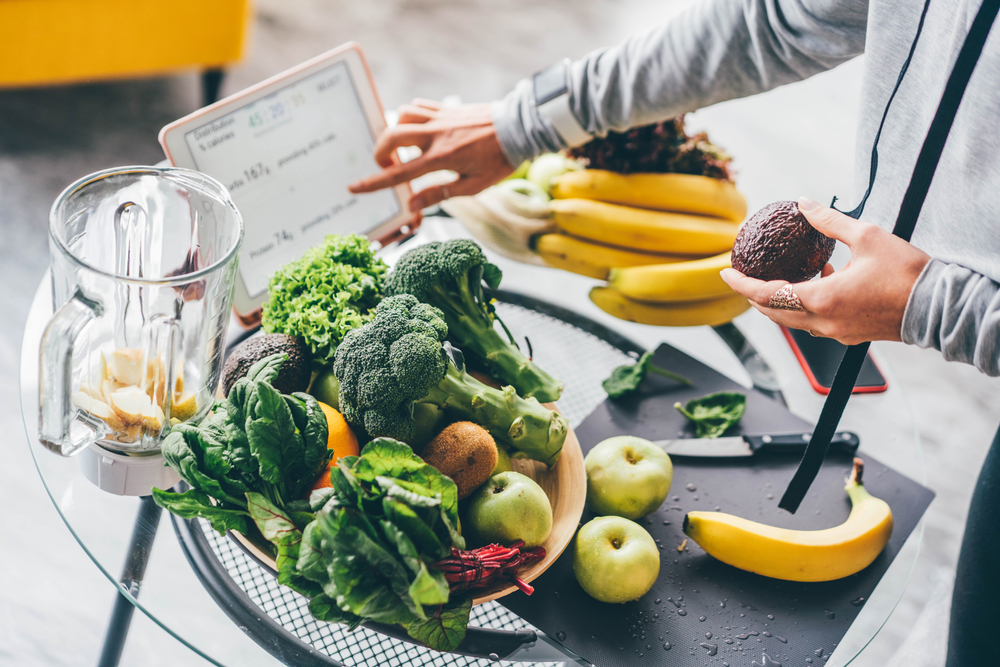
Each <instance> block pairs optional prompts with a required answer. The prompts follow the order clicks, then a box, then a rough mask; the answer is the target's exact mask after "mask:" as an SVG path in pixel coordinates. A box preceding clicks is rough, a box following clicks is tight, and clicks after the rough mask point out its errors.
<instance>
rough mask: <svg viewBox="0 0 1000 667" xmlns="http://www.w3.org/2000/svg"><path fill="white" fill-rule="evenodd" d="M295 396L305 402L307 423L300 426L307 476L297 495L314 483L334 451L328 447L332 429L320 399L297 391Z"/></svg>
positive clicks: (302, 481)
mask: <svg viewBox="0 0 1000 667" xmlns="http://www.w3.org/2000/svg"><path fill="white" fill-rule="evenodd" d="M292 396H294V397H295V398H297V399H299V400H300V401H302V402H303V404H305V408H306V424H305V428H300V429H299V431H300V432H301V433H302V438H303V440H305V452H304V454H303V457H302V466H303V468H304V469H305V471H306V473H307V474H306V476H305V477H303V478H302V480H301V482H300V487H301V488H300V489H299V490H298V492H297V493H296V496H298V495H301V493H302V492H303V491H305V489H306V488H307V487H308V486H309V485H311V484H312V482H313V479H314V478H315V476H316V475H315V473H316V472H317V471H318V470H320V469H322V468H323V467H324V466H326V464H327V462H328V461H329V460H330V457H331V456H333V451H332V450H329V449H327V441H328V440H329V439H330V430H329V426H328V424H327V422H326V415H325V414H324V413H323V409H322V408H321V407H319V401H317V400H316V399H315V398H313V397H312V396H311V395H310V394H305V393H302V392H296V393H294V394H292Z"/></svg>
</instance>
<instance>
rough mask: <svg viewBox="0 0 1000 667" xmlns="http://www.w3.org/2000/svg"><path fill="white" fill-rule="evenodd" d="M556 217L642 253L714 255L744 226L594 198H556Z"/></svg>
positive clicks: (584, 233) (567, 226) (565, 225)
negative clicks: (605, 201)
mask: <svg viewBox="0 0 1000 667" xmlns="http://www.w3.org/2000/svg"><path fill="white" fill-rule="evenodd" d="M549 206H550V207H551V208H552V219H553V221H554V222H555V223H556V225H558V226H559V228H560V229H562V230H563V231H564V232H566V233H567V234H572V235H573V236H579V237H582V238H585V239H589V240H591V241H597V242H598V243H606V244H608V245H613V246H618V247H621V248H631V249H633V250H639V251H642V252H661V253H668V254H672V255H714V254H716V253H720V252H723V251H725V250H729V249H730V248H732V247H733V241H735V240H736V232H737V231H738V230H739V226H738V225H736V224H734V223H732V222H730V221H728V220H722V219H721V218H706V217H704V216H700V215H688V214H686V213H665V212H663V211H648V210H645V209H639V208H633V207H631V206H619V205H618V204H606V203H604V202H599V201H591V200H589V199H553V200H552V202H551V203H550V204H549Z"/></svg>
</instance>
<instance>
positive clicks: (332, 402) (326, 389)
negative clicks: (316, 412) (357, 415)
mask: <svg viewBox="0 0 1000 667" xmlns="http://www.w3.org/2000/svg"><path fill="white" fill-rule="evenodd" d="M309 393H310V394H312V396H313V398H315V399H316V400H317V401H319V402H320V403H326V404H327V405H329V406H330V407H331V408H333V409H334V410H340V381H339V380H338V379H337V376H336V375H334V374H333V369H332V368H328V369H326V370H325V371H323V372H322V373H320V374H319V375H317V376H316V379H315V380H313V382H312V384H311V385H310V386H309Z"/></svg>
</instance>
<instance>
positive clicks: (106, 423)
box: [39, 167, 243, 495]
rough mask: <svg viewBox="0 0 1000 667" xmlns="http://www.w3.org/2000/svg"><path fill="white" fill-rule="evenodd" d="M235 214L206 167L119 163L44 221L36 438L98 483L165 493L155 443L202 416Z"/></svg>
mask: <svg viewBox="0 0 1000 667" xmlns="http://www.w3.org/2000/svg"><path fill="white" fill-rule="evenodd" d="M242 240H243V221H242V218H241V216H240V213H239V211H238V210H237V209H236V206H235V205H234V204H233V202H232V200H231V198H230V196H229V193H228V191H227V190H226V189H225V187H223V186H222V184H220V183H219V182H218V181H216V180H215V179H213V178H211V177H209V176H206V175H205V174H202V173H199V172H195V171H190V170H187V169H176V168H169V167H167V168H157V167H121V168H116V169H109V170H106V171H102V172H98V173H96V174H91V175H90V176H87V177H85V178H82V179H80V180H79V181H77V182H76V183H73V184H72V185H70V186H69V187H68V188H66V190H64V191H63V192H62V194H61V195H59V197H58V198H57V199H56V201H55V203H54V204H53V206H52V211H51V213H50V216H49V252H50V255H51V275H52V298H53V306H54V312H55V314H54V315H53V316H52V319H51V321H50V322H49V324H48V326H47V327H46V329H45V333H44V335H43V337H42V341H41V346H40V354H39V357H40V369H39V371H40V372H39V438H40V440H41V442H42V444H43V445H45V446H46V447H47V448H48V449H50V450H52V451H53V452H56V453H58V454H61V455H63V456H72V455H75V454H78V453H85V456H84V457H83V458H84V461H83V466H84V471H85V472H86V474H87V476H88V477H89V478H90V479H91V480H92V481H94V482H95V483H96V484H98V486H100V487H101V488H103V489H106V490H108V491H111V492H113V493H119V494H123V495H146V494H148V493H149V490H150V488H152V487H153V486H158V487H160V488H169V487H170V486H173V484H175V483H176V482H177V481H178V477H177V475H176V474H175V473H174V472H173V471H172V470H170V469H169V468H166V467H165V466H164V461H163V457H162V455H160V450H159V447H160V442H161V441H162V439H163V438H164V437H165V436H166V434H167V433H169V432H170V429H172V428H176V427H177V426H178V425H179V424H185V423H187V424H196V423H198V422H199V421H200V420H201V419H202V418H204V417H205V415H206V414H208V412H209V411H210V410H211V408H212V404H213V399H214V395H215V391H216V389H217V387H218V383H219V377H220V373H221V368H222V362H223V356H224V351H225V339H226V329H227V327H228V324H229V318H230V310H231V307H232V298H233V289H234V285H235V278H236V271H237V262H238V257H239V248H240V244H241V242H242Z"/></svg>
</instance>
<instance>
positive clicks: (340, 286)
mask: <svg viewBox="0 0 1000 667" xmlns="http://www.w3.org/2000/svg"><path fill="white" fill-rule="evenodd" d="M386 271H388V267H387V266H386V264H385V262H383V261H382V260H381V259H379V258H377V257H376V256H375V251H374V250H372V248H371V246H370V245H369V243H368V239H366V238H365V237H363V236H358V235H357V234H348V235H344V236H340V235H330V236H327V237H326V239H325V240H324V241H323V244H322V245H319V246H316V247H314V248H310V249H309V250H307V251H306V253H305V254H304V255H302V257H301V258H300V259H298V260H296V261H294V262H290V263H289V264H286V265H285V266H284V267H282V268H281V269H280V270H278V271H277V272H276V273H275V274H274V275H273V276H272V277H271V281H270V284H269V287H268V290H269V294H268V300H267V301H266V302H265V303H264V312H263V322H262V325H263V327H264V331H266V332H268V333H283V334H288V335H291V336H298V337H299V338H301V339H302V340H303V341H305V343H306V345H308V346H309V349H310V350H311V351H312V355H313V364H314V365H315V366H317V367H322V366H327V365H329V364H330V363H332V362H333V355H334V353H335V352H336V350H337V345H339V344H340V341H341V340H343V338H344V335H345V334H347V332H348V331H350V330H351V329H355V328H357V327H360V326H361V325H362V324H364V323H365V322H367V321H369V320H370V319H371V318H372V311H373V309H374V308H375V306H377V305H378V302H379V301H380V300H381V298H382V282H383V280H384V278H385V274H386Z"/></svg>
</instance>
